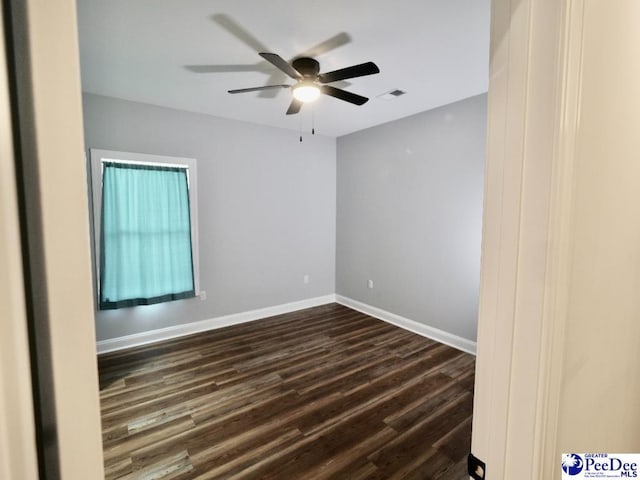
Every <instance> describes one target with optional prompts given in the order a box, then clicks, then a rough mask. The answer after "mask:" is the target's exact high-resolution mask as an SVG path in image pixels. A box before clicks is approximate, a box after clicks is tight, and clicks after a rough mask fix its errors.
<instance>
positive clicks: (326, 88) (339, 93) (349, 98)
mask: <svg viewBox="0 0 640 480" xmlns="http://www.w3.org/2000/svg"><path fill="white" fill-rule="evenodd" d="M320 92H321V93H324V94H325V95H330V96H332V97H335V98H338V99H340V100H344V101H345V102H349V103H353V104H355V105H363V104H365V103H367V102H368V101H369V99H368V98H367V97H363V96H362V95H356V94H355V93H351V92H347V91H346V90H341V89H339V88H336V87H332V86H331V85H323V86H321V87H320Z"/></svg>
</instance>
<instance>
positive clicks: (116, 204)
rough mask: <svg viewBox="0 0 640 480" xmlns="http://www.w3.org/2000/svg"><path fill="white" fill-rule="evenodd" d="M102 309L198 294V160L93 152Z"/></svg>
mask: <svg viewBox="0 0 640 480" xmlns="http://www.w3.org/2000/svg"><path fill="white" fill-rule="evenodd" d="M91 172H92V187H93V195H92V198H93V202H94V205H93V214H94V222H93V225H94V245H95V260H96V273H97V275H96V278H97V281H98V284H97V298H98V305H99V308H100V309H101V310H108V309H116V308H123V307H132V306H136V305H151V304H154V303H160V302H166V301H170V300H179V299H184V298H190V297H194V296H195V295H196V293H197V292H199V282H198V268H197V267H198V249H197V241H196V240H197V215H196V211H197V210H196V199H197V195H196V162H195V160H194V159H185V158H174V157H161V156H156V155H142V154H132V153H124V152H110V151H105V150H94V149H92V150H91Z"/></svg>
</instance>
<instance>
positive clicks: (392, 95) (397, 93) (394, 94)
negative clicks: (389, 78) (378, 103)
mask: <svg viewBox="0 0 640 480" xmlns="http://www.w3.org/2000/svg"><path fill="white" fill-rule="evenodd" d="M405 93H407V92H405V91H403V90H399V89H397V88H396V89H395V90H389V91H388V92H386V93H383V94H382V95H378V98H381V99H382V100H393V99H394V98H396V97H401V96H402V95H404V94H405Z"/></svg>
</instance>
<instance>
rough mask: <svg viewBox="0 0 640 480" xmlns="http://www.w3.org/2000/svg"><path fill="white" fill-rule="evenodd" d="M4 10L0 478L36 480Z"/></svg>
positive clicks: (0, 31)
mask: <svg viewBox="0 0 640 480" xmlns="http://www.w3.org/2000/svg"><path fill="white" fill-rule="evenodd" d="M3 14H4V9H0V52H2V62H0V63H1V64H0V265H2V268H0V305H2V314H1V315H0V332H1V333H0V425H2V427H0V478H7V479H8V478H20V479H24V480H37V478H38V459H37V454H36V438H35V426H34V421H33V400H32V396H31V363H30V360H29V341H28V335H27V314H26V311H25V295H24V278H23V272H22V248H21V245H20V225H19V220H18V199H17V195H18V194H17V191H16V172H15V158H14V150H13V144H12V138H13V133H12V130H13V129H12V126H11V112H10V110H9V105H10V101H9V83H8V78H7V68H6V65H7V62H6V58H5V52H6V50H5V42H4V39H5V32H4V20H3Z"/></svg>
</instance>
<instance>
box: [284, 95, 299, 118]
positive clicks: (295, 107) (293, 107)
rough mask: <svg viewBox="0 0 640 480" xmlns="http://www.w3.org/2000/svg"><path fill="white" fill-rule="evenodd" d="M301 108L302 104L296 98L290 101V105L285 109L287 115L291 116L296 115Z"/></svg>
mask: <svg viewBox="0 0 640 480" xmlns="http://www.w3.org/2000/svg"><path fill="white" fill-rule="evenodd" d="M301 108H302V102H301V101H300V100H298V99H296V98H294V99H293V100H291V104H290V105H289V108H288V109H287V115H293V114H294V113H298V112H299V111H300V109H301Z"/></svg>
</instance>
